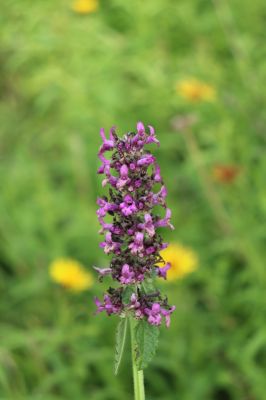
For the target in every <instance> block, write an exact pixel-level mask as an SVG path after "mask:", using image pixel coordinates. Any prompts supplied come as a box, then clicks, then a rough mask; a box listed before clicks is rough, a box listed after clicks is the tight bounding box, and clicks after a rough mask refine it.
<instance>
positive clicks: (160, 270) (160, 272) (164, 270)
mask: <svg viewBox="0 0 266 400" xmlns="http://www.w3.org/2000/svg"><path fill="white" fill-rule="evenodd" d="M170 268H171V264H170V263H169V262H168V263H166V264H165V266H164V267H158V270H157V272H158V276H159V277H160V278H163V279H167V271H168V270H169V269H170Z"/></svg>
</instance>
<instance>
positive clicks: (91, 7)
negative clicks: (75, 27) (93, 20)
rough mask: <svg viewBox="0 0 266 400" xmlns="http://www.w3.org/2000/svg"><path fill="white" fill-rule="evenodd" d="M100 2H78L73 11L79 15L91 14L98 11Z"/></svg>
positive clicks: (82, 0)
mask: <svg viewBox="0 0 266 400" xmlns="http://www.w3.org/2000/svg"><path fill="white" fill-rule="evenodd" d="M98 7H99V2H98V0H76V1H75V2H74V3H73V5H72V9H73V11H75V12H76V13H78V14H90V13H92V12H95V11H97V10H98Z"/></svg>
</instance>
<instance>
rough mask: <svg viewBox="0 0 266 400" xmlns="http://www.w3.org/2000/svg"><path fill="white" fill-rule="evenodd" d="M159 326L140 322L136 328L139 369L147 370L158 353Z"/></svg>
mask: <svg viewBox="0 0 266 400" xmlns="http://www.w3.org/2000/svg"><path fill="white" fill-rule="evenodd" d="M159 332H160V331H159V328H158V326H154V325H150V324H149V323H148V322H147V321H144V320H143V321H139V323H138V325H137V326H136V328H135V341H136V361H137V366H138V369H143V368H146V367H147V365H148V364H149V362H150V361H151V360H152V358H153V357H154V355H155V353H156V349H157V346H158V338H159Z"/></svg>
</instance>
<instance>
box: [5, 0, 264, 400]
mask: <svg viewBox="0 0 266 400" xmlns="http://www.w3.org/2000/svg"><path fill="white" fill-rule="evenodd" d="M78 6H79V5H78V4H77V3H76V4H74V6H73V4H72V3H71V1H68V0H64V1H63V0H58V1H55V0H45V1H44V0H35V1H30V0H4V1H2V2H1V12H0V38H1V39H0V90H1V93H0V96H1V97H0V113H1V116H0V118H1V133H0V135H1V153H0V160H1V166H0V182H1V198H0V215H1V220H0V237H1V241H0V262H1V267H0V293H1V301H0V320H1V327H0V328H1V329H0V399H1V400H20V399H23V400H24V399H25V400H56V399H62V400H63V399H64V400H73V399H75V400H85V399H91V400H120V399H121V400H122V399H123V400H125V399H128V400H130V399H132V398H133V397H132V378H131V369H130V368H131V367H130V358H129V349H128V352H127V356H126V357H125V359H124V361H123V365H122V370H121V373H120V375H119V376H118V377H115V378H114V376H113V352H114V350H113V347H114V331H115V326H116V324H117V319H116V318H106V316H104V315H99V316H97V317H95V316H94V315H93V312H94V310H95V306H94V304H93V296H94V295H99V296H101V294H102V292H103V291H104V290H105V289H106V288H107V287H108V283H109V282H108V281H107V282H104V283H103V284H99V283H97V281H96V276H95V284H94V285H93V287H92V288H91V289H89V290H87V291H84V292H83V293H77V294H74V293H72V292H69V291H67V290H64V289H63V288H61V287H59V286H56V285H55V284H54V283H53V282H51V280H50V278H49V274H48V266H49V264H50V263H51V262H52V261H53V260H55V259H57V258H58V257H62V256H64V257H70V258H73V259H76V260H78V261H79V262H81V263H82V264H83V265H84V266H85V267H86V268H87V269H88V270H89V271H91V273H94V272H93V270H92V265H98V266H106V265H107V264H108V258H107V257H105V256H104V255H103V253H102V252H101V251H100V249H99V247H98V244H99V242H100V240H101V238H100V236H99V235H98V230H99V225H98V222H97V218H96V215H95V212H96V209H97V206H96V198H97V196H99V195H101V193H103V190H102V188H101V185H100V181H101V179H100V178H99V176H97V175H96V170H97V167H98V166H99V163H98V161H97V157H96V153H97V149H98V147H99V145H100V138H99V134H98V132H99V128H100V127H102V126H103V127H105V128H106V129H109V128H110V127H111V126H112V125H116V126H117V127H118V132H119V133H120V134H121V133H123V132H124V131H129V130H134V128H135V125H136V122H137V121H139V120H142V121H143V122H144V123H145V124H152V125H154V126H155V128H156V130H157V135H158V138H159V140H160V141H161V147H160V149H159V150H156V155H157V157H158V159H159V162H160V164H161V169H162V174H163V176H164V178H165V183H166V185H167V187H168V191H169V200H168V203H169V206H170V207H171V208H172V211H173V223H174V225H175V227H176V229H175V231H173V232H171V233H165V237H166V239H167V240H169V241H170V242H176V243H182V244H184V245H186V246H188V247H190V248H191V249H193V251H194V252H196V254H197V255H198V258H199V267H198V269H197V270H196V271H195V272H193V273H192V274H190V275H187V276H186V277H184V278H183V279H179V280H176V281H174V282H172V283H169V284H165V285H163V290H164V291H165V292H167V293H168V295H169V301H170V303H173V304H175V305H176V308H177V309H176V312H175V314H174V316H173V318H172V325H171V328H170V329H169V330H166V329H165V328H162V330H161V340H160V346H159V350H158V352H157V355H156V357H155V359H154V361H153V363H152V364H151V366H150V367H149V368H148V369H147V371H146V372H145V374H146V391H147V399H148V400H149V399H150V400H175V399H182V400H265V398H266V395H265V371H266V324H265V315H266V300H265V282H266V271H265V254H264V253H263V250H264V248H263V239H265V236H264V237H263V235H264V231H265V229H264V226H265V224H264V222H265V214H266V213H265V211H266V193H265V173H266V168H265V157H264V158H263V150H264V147H263V146H264V144H265V136H264V135H265V120H266V94H265V86H266V47H265V39H266V37H265V36H266V35H265V21H266V4H265V1H264V0H253V1H251V2H249V1H247V0H223V1H222V0H213V1H211V0H210V1H206V0H179V1H174V0H147V1H145V2H144V1H139V0H136V1H134V2H133V1H125V0H101V1H100V2H99V4H98V6H97V4H96V6H95V10H94V11H93V12H89V11H88V12H87V13H86V12H83V13H82V12H81V10H78ZM73 7H74V8H73ZM190 78H195V79H198V80H199V81H202V82H205V83H206V84H208V85H211V87H212V88H213V89H214V90H215V92H216V99H215V100H214V101H205V100H204V99H202V100H199V101H190V100H189V99H187V98H185V97H184V96H182V94H180V93H178V91H177V90H176V85H177V83H178V82H180V81H182V80H184V79H190ZM232 165H233V166H234V168H236V169H237V174H236V176H235V177H233V178H232V179H229V178H228V179H227V175H226V174H225V175H226V176H225V178H223V177H222V178H221V176H220V175H219V176H220V177H219V176H217V173H215V171H216V170H217V167H218V168H220V167H221V166H232ZM264 243H265V242H264Z"/></svg>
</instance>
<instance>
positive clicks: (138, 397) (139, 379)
mask: <svg viewBox="0 0 266 400" xmlns="http://www.w3.org/2000/svg"><path fill="white" fill-rule="evenodd" d="M134 331H135V321H134V319H133V318H130V335H131V353H132V369H133V381H134V399H135V400H145V392H144V376H143V371H142V370H138V367H137V362H136V341H135V332H134Z"/></svg>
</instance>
